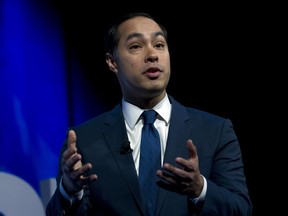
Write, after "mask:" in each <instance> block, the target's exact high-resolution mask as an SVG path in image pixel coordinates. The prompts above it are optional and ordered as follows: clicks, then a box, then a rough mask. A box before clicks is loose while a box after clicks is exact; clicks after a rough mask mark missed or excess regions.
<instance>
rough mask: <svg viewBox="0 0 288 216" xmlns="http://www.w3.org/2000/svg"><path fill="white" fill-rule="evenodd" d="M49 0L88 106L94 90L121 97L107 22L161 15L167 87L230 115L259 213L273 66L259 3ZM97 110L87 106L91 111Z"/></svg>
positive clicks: (110, 100)
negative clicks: (108, 57) (106, 41)
mask: <svg viewBox="0 0 288 216" xmlns="http://www.w3.org/2000/svg"><path fill="white" fill-rule="evenodd" d="M135 4H136V5H135ZM54 6H55V9H56V10H55V11H57V12H58V13H59V15H60V17H61V19H62V22H63V29H64V33H65V42H66V50H67V52H66V54H67V71H68V73H69V75H70V78H71V77H72V76H73V72H72V71H73V61H75V59H77V61H79V64H80V68H81V74H82V76H83V77H84V79H85V82H86V84H87V89H89V90H90V96H89V97H90V101H91V102H90V108H89V110H90V111H91V110H93V107H94V106H95V107H96V106H97V105H96V103H95V104H93V100H94V98H97V100H99V101H101V103H102V104H103V105H104V109H103V110H105V109H111V108H112V107H114V106H115V105H116V103H118V102H119V100H120V98H121V91H120V88H119V86H118V81H117V79H116V77H115V75H114V74H113V73H112V72H110V71H109V70H108V68H107V66H106V64H105V59H104V57H105V56H104V54H105V53H104V48H103V33H104V29H105V28H106V25H107V24H108V23H109V22H110V21H111V19H113V17H114V16H118V15H120V14H123V13H126V12H128V11H145V12H148V13H151V14H152V15H153V16H155V17H156V18H158V19H159V20H160V21H161V23H162V24H163V25H164V26H165V27H166V28H167V30H168V42H169V48H170V55H171V63H172V75H171V80H170V84H169V87H168V92H169V94H171V95H172V96H174V97H175V99H177V100H178V101H179V102H181V103H182V104H184V105H187V106H192V107H195V108H199V109H203V110H206V111H208V112H211V113H214V114H217V115H221V116H223V117H227V118H230V119H231V120H232V122H233V123H234V127H235V131H236V133H237V135H238V138H239V141H240V144H241V148H242V151H243V160H244V166H245V167H244V168H245V173H246V175H247V183H248V187H249V190H250V195H251V199H252V202H253V205H254V215H258V214H260V212H258V211H259V206H260V202H262V201H263V200H264V199H265V200H266V198H267V197H266V196H267V194H266V195H264V196H263V195H259V191H262V190H261V188H260V184H262V183H259V182H260V181H262V179H260V176H259V171H258V170H259V166H258V165H259V164H257V160H258V159H259V157H258V156H257V154H258V155H259V153H258V152H259V147H260V146H263V138H262V139H261V137H263V135H264V134H265V133H266V131H267V129H266V127H264V126H263V124H265V123H264V122H267V121H268V119H267V118H266V120H265V121H263V116H262V113H263V112H264V111H263V109H265V108H266V107H267V105H266V101H267V98H268V96H269V90H268V89H267V88H266V83H265V82H266V80H267V78H268V77H266V76H267V75H266V73H265V70H267V69H268V68H270V66H271V65H270V64H269V62H267V58H266V57H265V55H266V52H267V51H266V50H267V46H268V45H267V44H266V45H263V44H265V43H266V42H265V41H266V40H267V34H266V33H267V29H266V28H267V23H268V20H269V17H268V18H267V16H266V15H264V12H263V11H261V7H260V6H259V5H256V4H254V5H252V4H245V5H244V4H242V5H241V4H239V3H233V4H230V5H229V4H228V5H227V4H225V5H224V4H223V5H222V4H219V3H217V4H216V3H215V4H213V5H211V4H206V5H205V3H203V4H202V5H199V4H198V5H196V4H194V3H189V4H188V3H187V4H180V3H179V4H176V3H175V2H171V3H170V4H167V3H158V5H157V4H156V3H155V2H139V3H133V4H130V3H129V4H128V3H127V4H126V3H125V2H119V3H118V4H116V5H115V3H112V2H102V3H101V4H100V3H91V4H87V3H85V2H81V3H80V1H78V2H68V1H67V2H65V1H60V2H58V1H55V3H54ZM120 8H121V9H120ZM168 8H170V9H169V10H168ZM263 71H264V73H263ZM71 88H73V86H71ZM72 92H73V91H72ZM72 97H73V96H71V98H72ZM91 107H92V108H91ZM95 109H96V108H95ZM71 112H73V111H71ZM95 114H96V113H93V112H91V117H92V116H93V115H95ZM71 124H73V117H72V116H71ZM259 131H261V132H259ZM256 147H257V148H258V149H257V148H256ZM261 148H263V147H261ZM266 191H267V189H266ZM264 194H265V193H264ZM261 199H262V200H261ZM265 203H267V201H265ZM266 210H268V209H267V208H266Z"/></svg>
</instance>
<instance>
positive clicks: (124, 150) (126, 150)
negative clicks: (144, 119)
mask: <svg viewBox="0 0 288 216" xmlns="http://www.w3.org/2000/svg"><path fill="white" fill-rule="evenodd" d="M132 151H133V149H131V147H130V141H129V140H125V141H124V142H123V144H122V145H121V148H120V154H122V155H124V154H129V153H131V152H132Z"/></svg>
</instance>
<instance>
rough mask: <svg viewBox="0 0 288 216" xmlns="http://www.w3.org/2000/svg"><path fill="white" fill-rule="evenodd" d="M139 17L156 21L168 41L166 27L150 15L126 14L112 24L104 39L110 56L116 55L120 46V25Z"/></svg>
mask: <svg viewBox="0 0 288 216" xmlns="http://www.w3.org/2000/svg"><path fill="white" fill-rule="evenodd" d="M137 16H141V17H146V18H149V19H151V20H153V21H155V22H156V23H157V24H158V25H159V26H160V28H161V30H162V32H163V35H164V38H165V40H166V41H167V30H166V28H165V27H164V26H162V25H161V24H160V23H159V22H158V21H157V20H156V19H155V18H154V17H152V16H151V15H150V14H148V13H145V12H134V13H128V14H125V15H123V16H121V17H120V18H118V19H117V20H115V21H114V23H113V24H111V25H110V26H109V28H108V30H107V32H106V34H105V38H104V44H105V50H106V52H108V53H110V54H115V51H116V49H117V46H118V42H119V39H120V36H119V34H118V28H119V25H120V24H121V23H123V22H125V21H126V20H128V19H132V18H134V17H137Z"/></svg>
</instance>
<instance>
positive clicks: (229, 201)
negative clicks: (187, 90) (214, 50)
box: [46, 13, 252, 216]
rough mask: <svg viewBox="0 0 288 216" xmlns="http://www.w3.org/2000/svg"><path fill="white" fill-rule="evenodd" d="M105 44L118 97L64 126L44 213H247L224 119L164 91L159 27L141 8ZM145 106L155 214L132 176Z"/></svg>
mask: <svg viewBox="0 0 288 216" xmlns="http://www.w3.org/2000/svg"><path fill="white" fill-rule="evenodd" d="M106 45H107V46H106V47H107V54H106V62H107V64H108V67H109V69H110V70H111V71H112V72H114V73H115V74H116V76H117V78H118V80H119V83H120V87H121V90H122V94H123V99H122V101H121V103H119V104H118V105H117V106H116V107H115V108H114V109H113V110H112V111H110V112H106V113H103V114H102V115H100V116H98V117H96V118H93V119H91V120H89V121H87V122H85V123H83V124H81V125H78V126H75V127H73V128H71V129H70V130H69V132H68V137H67V140H66V142H65V145H64V146H63V149H62V156H61V159H60V163H59V173H58V176H57V189H56V191H55V193H54V195H53V197H52V198H51V200H50V202H49V204H48V206H47V209H46V212H47V215H53V216H55V215H124V216H129V215H131V216H137V215H163V216H164V215H165V216H166V215H173V216H177V215H213V216H216V215H221V216H225V215H227V216H233V215H245V216H246V215H251V214H252V205H251V201H250V198H249V194H248V190H247V186H246V179H245V175H244V170H243V163H242V156H241V151H240V146H239V143H238V140H237V137H236V135H235V133H234V130H233V126H232V123H231V121H230V120H228V119H224V118H221V117H218V116H215V115H212V114H209V113H207V112H204V111H200V110H196V109H193V108H188V107H184V106H182V105H181V104H179V103H178V102H177V101H176V100H175V99H174V98H172V97H171V96H170V95H168V94H167V92H166V87H167V85H168V81H169V78H170V55H169V50H168V44H167V32H166V30H165V28H164V27H163V26H161V25H160V24H158V23H157V22H156V21H155V20H154V19H153V18H152V17H150V16H149V15H148V14H144V13H136V14H129V15H127V16H126V17H123V18H122V19H120V20H119V21H118V22H116V23H115V24H114V25H113V26H111V28H110V29H109V31H108V33H107V37H106ZM152 109H153V110H155V111H156V114H157V119H156V121H155V122H154V124H153V126H155V127H156V128H157V131H158V132H159V137H160V140H161V141H160V150H161V152H160V156H159V160H160V161H161V164H162V165H161V166H162V167H161V168H160V167H159V169H158V170H157V171H156V172H155V173H153V174H152V176H151V178H153V177H155V176H157V177H158V179H157V180H155V182H153V183H152V184H151V188H152V187H153V185H154V186H155V185H156V189H155V190H154V189H153V191H156V193H157V197H156V200H155V202H151V205H154V204H155V207H153V208H152V210H151V211H154V213H150V210H149V207H148V206H150V204H149V205H148V203H149V199H148V201H147V200H145V197H144V191H145V189H144V190H143V189H141V185H142V183H143V182H142V181H139V179H140V177H141V176H142V174H141V173H142V164H141V163H142V158H141V156H143V155H144V153H143V151H142V149H141V145H142V144H141V134H142V127H143V117H142V113H143V111H144V110H152ZM143 134H144V132H143ZM152 159H153V157H151V160H152ZM148 179H150V177H149V178H148ZM144 183H146V181H144ZM146 188H147V189H150V186H149V187H146ZM148 195H149V194H148ZM151 195H152V194H151ZM151 200H152V198H151Z"/></svg>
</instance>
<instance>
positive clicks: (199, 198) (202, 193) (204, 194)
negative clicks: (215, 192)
mask: <svg viewBox="0 0 288 216" xmlns="http://www.w3.org/2000/svg"><path fill="white" fill-rule="evenodd" d="M201 176H202V178H203V180H204V185H203V189H202V192H201V194H200V195H199V197H196V198H193V199H191V200H192V201H193V202H194V203H195V204H197V203H198V202H199V201H204V200H205V196H206V192H207V181H206V179H205V177H204V176H203V175H201Z"/></svg>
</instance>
